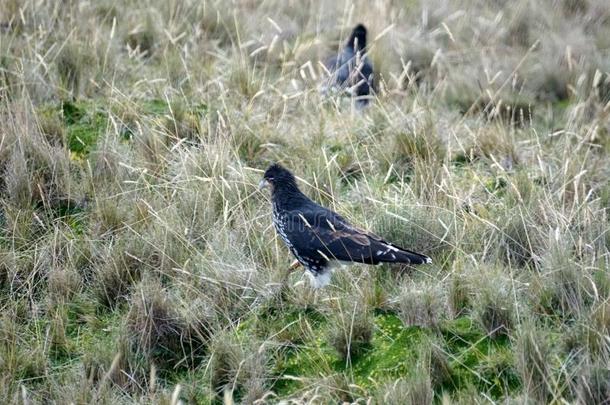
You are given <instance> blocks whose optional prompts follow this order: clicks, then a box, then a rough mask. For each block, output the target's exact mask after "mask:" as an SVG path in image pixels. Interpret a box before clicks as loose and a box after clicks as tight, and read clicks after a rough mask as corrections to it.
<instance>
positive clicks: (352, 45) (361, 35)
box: [326, 24, 374, 105]
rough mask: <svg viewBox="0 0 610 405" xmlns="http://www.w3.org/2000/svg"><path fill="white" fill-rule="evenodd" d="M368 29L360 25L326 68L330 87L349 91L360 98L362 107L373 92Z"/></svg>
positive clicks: (328, 62)
mask: <svg viewBox="0 0 610 405" xmlns="http://www.w3.org/2000/svg"><path fill="white" fill-rule="evenodd" d="M366 34H367V31H366V27H365V26H364V25H362V24H358V25H357V26H356V27H355V28H354V29H353V30H352V33H351V35H350V37H349V39H348V40H347V42H346V44H345V46H344V47H343V49H341V51H340V52H339V53H338V54H337V55H336V56H334V57H332V58H330V59H329V60H328V61H327V63H326V66H327V68H328V69H329V71H330V72H331V77H330V86H331V87H338V88H340V89H343V90H347V91H348V92H350V93H351V94H352V95H354V96H356V97H358V101H359V103H360V104H362V105H366V104H367V103H368V98H367V96H369V95H370V94H371V93H372V92H373V74H374V73H373V65H372V64H371V62H370V61H369V58H368V56H367V55H366Z"/></svg>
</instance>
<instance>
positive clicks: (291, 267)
mask: <svg viewBox="0 0 610 405" xmlns="http://www.w3.org/2000/svg"><path fill="white" fill-rule="evenodd" d="M300 265H301V262H299V261H298V260H295V261H293V262H292V263H291V264H290V267H288V272H289V273H291V272H293V271H295V270H296V269H297V268H298V267H299V266H300Z"/></svg>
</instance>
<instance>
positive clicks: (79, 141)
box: [61, 101, 108, 156]
mask: <svg viewBox="0 0 610 405" xmlns="http://www.w3.org/2000/svg"><path fill="white" fill-rule="evenodd" d="M61 111H62V114H63V118H64V123H65V125H66V129H67V138H68V148H69V149H70V151H72V152H74V153H76V154H77V155H79V156H82V155H87V154H88V153H89V152H91V150H92V149H93V147H94V146H95V144H96V143H97V140H98V138H99V137H100V136H101V135H102V134H103V132H104V131H105V130H106V126H107V124H108V117H107V114H106V113H105V112H103V111H102V110H100V109H99V108H98V107H96V106H95V104H94V103H92V102H88V103H85V102H69V101H65V102H64V103H63V104H62V106H61Z"/></svg>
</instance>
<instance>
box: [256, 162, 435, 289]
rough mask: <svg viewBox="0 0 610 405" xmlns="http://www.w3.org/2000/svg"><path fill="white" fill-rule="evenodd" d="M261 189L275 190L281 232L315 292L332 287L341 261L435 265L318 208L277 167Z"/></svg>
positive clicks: (290, 176)
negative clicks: (337, 266)
mask: <svg viewBox="0 0 610 405" xmlns="http://www.w3.org/2000/svg"><path fill="white" fill-rule="evenodd" d="M263 188H270V189H271V203H272V207H273V224H274V226H275V229H276V231H277V233H278V234H279V236H280V237H281V239H282V240H283V241H284V243H285V244H286V246H287V247H288V249H289V250H290V252H291V253H292V254H293V255H294V257H295V258H296V260H297V261H298V262H299V263H300V264H301V265H302V266H303V267H304V268H305V269H306V270H307V273H308V274H309V275H310V276H311V281H312V286H313V287H314V288H321V287H324V286H326V285H328V284H329V283H330V281H331V273H332V268H333V267H335V266H334V265H335V264H336V263H337V262H339V263H346V262H347V263H349V262H354V263H364V264H371V265H376V264H379V263H406V264H411V265H415V264H423V263H432V260H431V259H430V258H429V257H428V256H426V255H423V254H420V253H415V252H412V251H410V250H407V249H404V248H402V247H400V246H397V245H395V244H393V243H390V242H387V241H385V240H383V238H381V237H379V236H377V235H375V234H373V233H371V232H367V231H365V230H363V229H359V228H357V227H355V226H353V225H351V224H350V223H349V222H347V220H345V219H344V218H343V217H342V216H341V215H339V214H338V213H336V212H334V211H332V210H330V209H328V208H325V207H323V206H321V205H319V204H317V203H315V202H314V201H312V200H311V199H310V198H309V197H307V196H306V195H305V194H303V193H302V192H301V190H300V189H299V187H298V185H297V182H296V179H295V177H294V175H293V174H292V173H291V172H290V171H289V170H288V169H286V168H285V167H283V166H282V165H280V164H278V163H274V164H272V165H271V166H269V167H268V168H267V170H266V171H265V173H264V175H263V178H262V179H261V181H260V183H259V189H261V190H262V189H263ZM291 267H292V266H291Z"/></svg>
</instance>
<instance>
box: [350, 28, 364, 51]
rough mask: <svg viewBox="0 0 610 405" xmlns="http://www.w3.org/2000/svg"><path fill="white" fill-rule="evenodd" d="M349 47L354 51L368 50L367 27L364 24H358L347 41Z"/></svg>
mask: <svg viewBox="0 0 610 405" xmlns="http://www.w3.org/2000/svg"><path fill="white" fill-rule="evenodd" d="M347 46H350V47H353V48H354V49H364V48H366V27H365V26H364V25H363V24H358V25H356V26H355V27H354V29H353V30H352V34H351V35H350V37H349V40H348V41H347Z"/></svg>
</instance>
